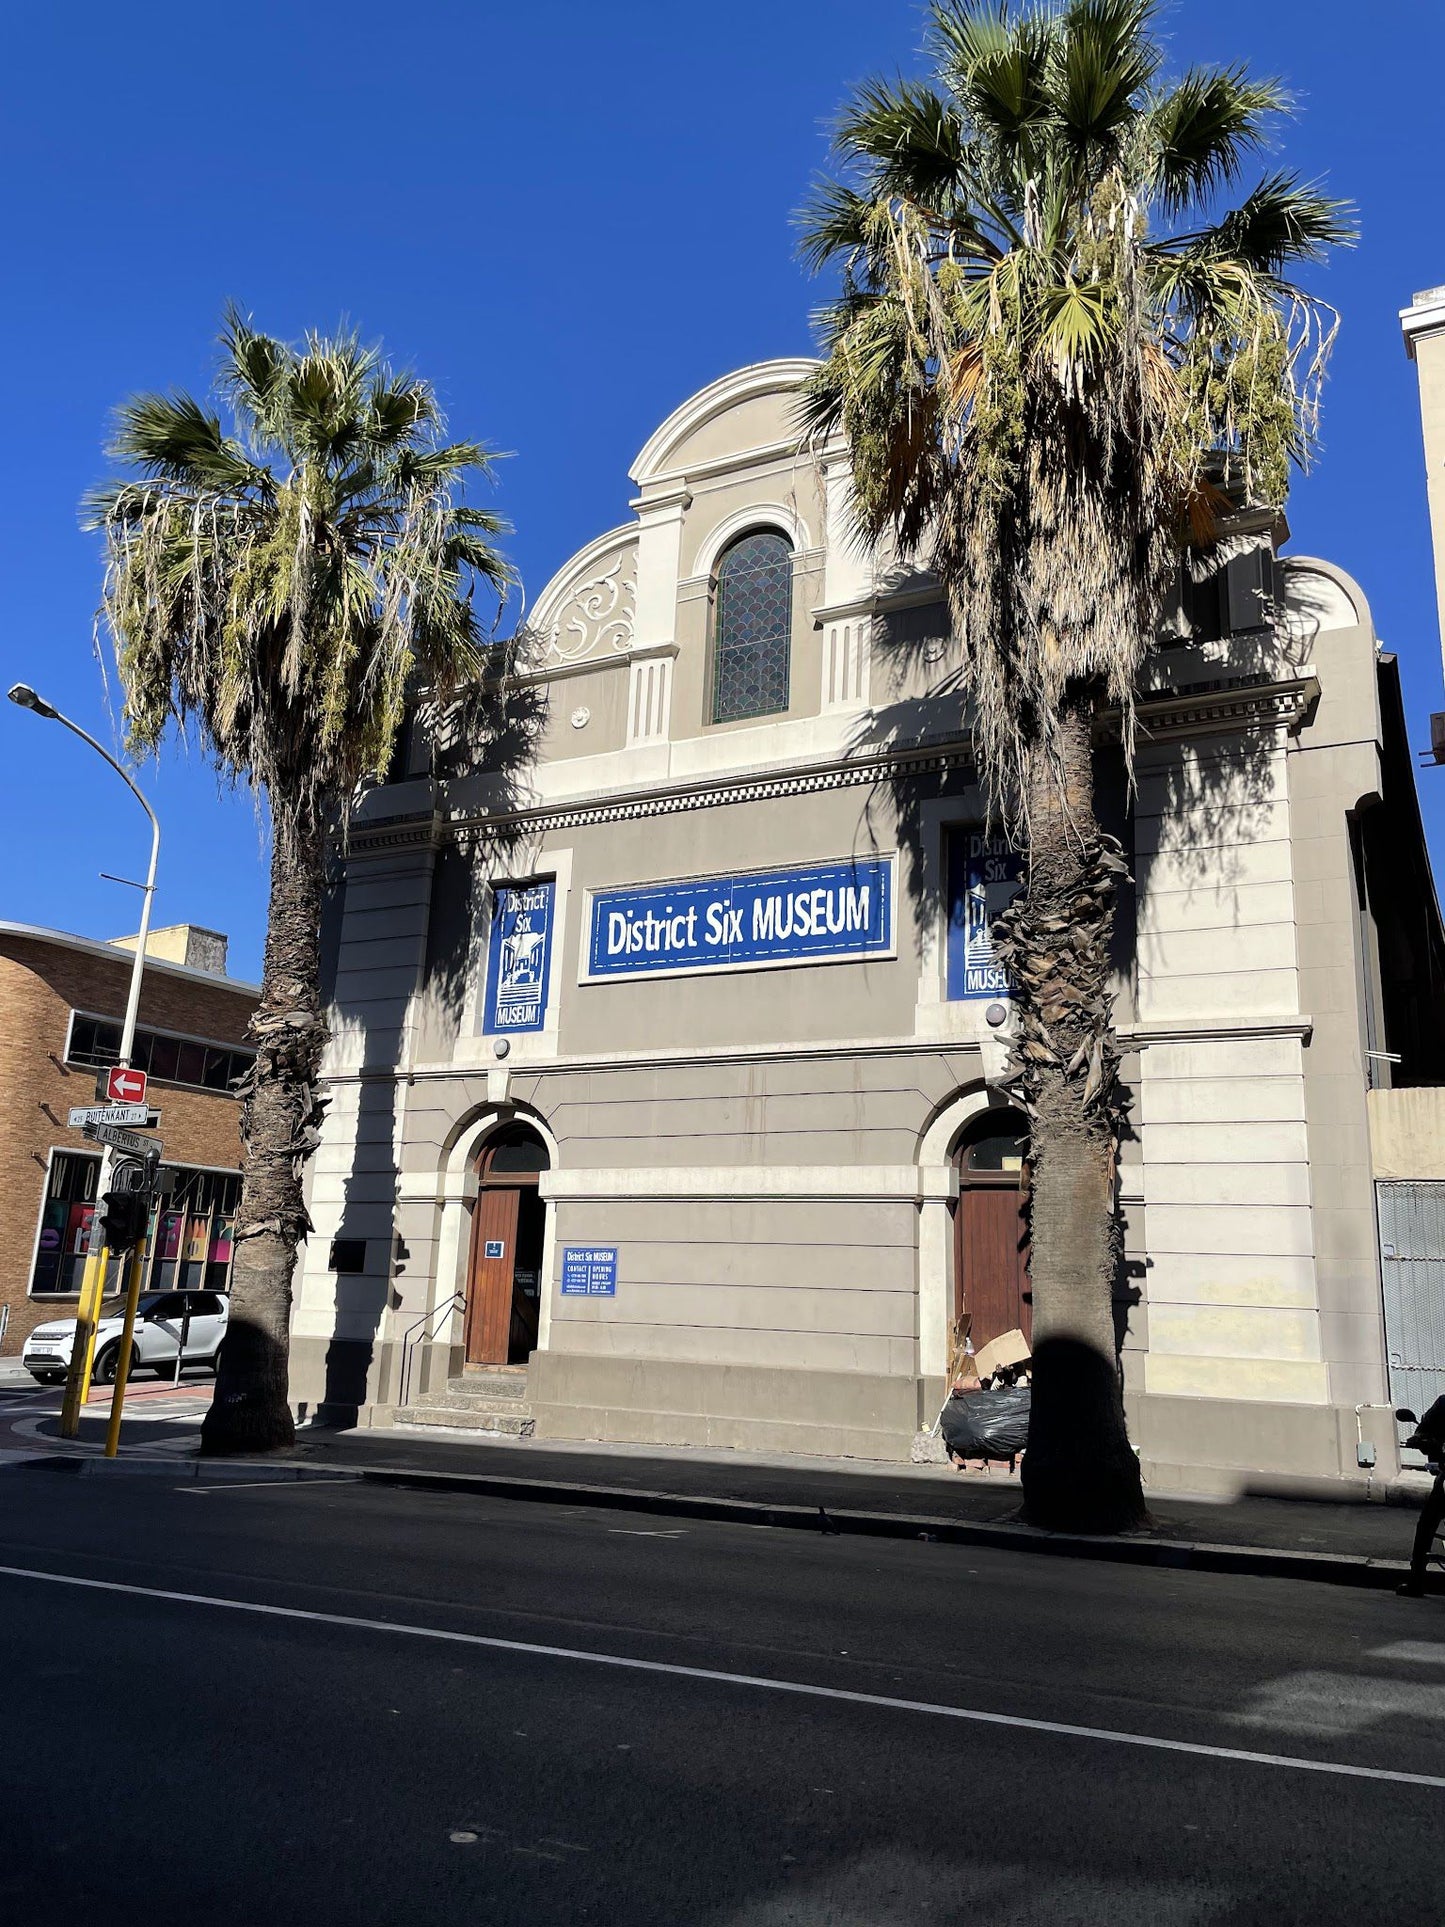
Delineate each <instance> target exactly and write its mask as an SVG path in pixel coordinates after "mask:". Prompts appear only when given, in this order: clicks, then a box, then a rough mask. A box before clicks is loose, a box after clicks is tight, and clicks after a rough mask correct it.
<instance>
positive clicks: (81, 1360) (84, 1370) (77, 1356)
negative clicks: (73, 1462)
mask: <svg viewBox="0 0 1445 1927" xmlns="http://www.w3.org/2000/svg"><path fill="white" fill-rule="evenodd" d="M109 1262H110V1252H109V1251H108V1250H107V1249H106V1247H105V1245H104V1243H102V1244H101V1246H100V1249H99V1250H98V1251H96V1250H92V1251H91V1253H90V1256H89V1257H88V1258H87V1259H86V1261H85V1276H84V1277H83V1278H82V1280H81V1285H80V1303H79V1304H78V1305H77V1306H76V1308H75V1343H74V1344H73V1345H72V1346H71V1348H70V1370H69V1371H68V1372H67V1373H66V1375H65V1402H64V1404H63V1405H62V1406H61V1408H60V1436H61V1437H62V1438H63V1439H73V1438H74V1437H75V1435H76V1433H77V1432H78V1431H79V1430H80V1408H81V1406H82V1405H84V1403H85V1401H86V1400H87V1399H88V1398H89V1397H90V1373H91V1368H92V1366H93V1365H94V1364H95V1328H96V1326H97V1325H98V1324H99V1323H100V1305H101V1300H102V1299H103V1298H104V1297H105V1272H106V1266H107V1265H108V1264H109Z"/></svg>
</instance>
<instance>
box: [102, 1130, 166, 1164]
mask: <svg viewBox="0 0 1445 1927" xmlns="http://www.w3.org/2000/svg"><path fill="white" fill-rule="evenodd" d="M85 1135H86V1136H87V1137H88V1138H94V1139H95V1141H96V1142H97V1143H98V1144H108V1145H109V1146H110V1148H111V1149H112V1150H113V1151H124V1152H125V1153H126V1155H127V1156H128V1157H133V1158H155V1159H156V1160H157V1161H159V1158H160V1155H161V1141H160V1139H159V1138H158V1137H139V1136H137V1134H136V1133H135V1132H134V1131H122V1130H121V1129H119V1127H118V1126H116V1125H114V1124H87V1125H86V1127H85Z"/></svg>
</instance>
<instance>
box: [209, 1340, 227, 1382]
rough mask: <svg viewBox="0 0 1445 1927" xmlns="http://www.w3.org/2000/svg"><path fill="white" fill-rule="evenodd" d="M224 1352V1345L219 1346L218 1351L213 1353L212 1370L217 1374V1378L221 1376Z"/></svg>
mask: <svg viewBox="0 0 1445 1927" xmlns="http://www.w3.org/2000/svg"><path fill="white" fill-rule="evenodd" d="M224 1350H225V1346H224V1345H217V1347H216V1349H215V1350H214V1351H213V1352H212V1353H211V1361H210V1362H211V1370H212V1371H213V1372H214V1373H215V1374H216V1376H217V1378H219V1377H220V1375H221V1353H222V1352H223V1351H224Z"/></svg>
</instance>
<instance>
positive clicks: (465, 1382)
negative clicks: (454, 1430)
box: [417, 1372, 527, 1404]
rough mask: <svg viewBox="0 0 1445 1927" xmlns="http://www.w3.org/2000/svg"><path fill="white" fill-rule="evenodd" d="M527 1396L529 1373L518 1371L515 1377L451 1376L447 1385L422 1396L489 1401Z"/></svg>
mask: <svg viewBox="0 0 1445 1927" xmlns="http://www.w3.org/2000/svg"><path fill="white" fill-rule="evenodd" d="M526 1396H527V1374H526V1373H525V1372H518V1374H517V1376H516V1377H515V1378H510V1377H509V1378H481V1377H478V1378H450V1379H448V1380H447V1382H446V1384H445V1385H441V1386H438V1387H437V1389H436V1391H434V1392H423V1393H422V1394H421V1395H420V1397H419V1398H418V1400H417V1403H418V1404H419V1403H420V1402H421V1399H422V1398H451V1399H457V1398H464V1399H465V1398H475V1399H485V1400H487V1401H488V1402H489V1403H495V1402H497V1401H498V1400H510V1399H514V1398H525V1397H526Z"/></svg>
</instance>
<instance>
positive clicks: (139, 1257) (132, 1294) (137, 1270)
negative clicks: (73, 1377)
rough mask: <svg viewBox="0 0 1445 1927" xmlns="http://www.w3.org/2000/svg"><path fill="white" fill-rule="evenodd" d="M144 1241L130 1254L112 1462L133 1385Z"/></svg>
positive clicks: (110, 1434) (109, 1430)
mask: <svg viewBox="0 0 1445 1927" xmlns="http://www.w3.org/2000/svg"><path fill="white" fill-rule="evenodd" d="M145 1249H146V1243H145V1239H144V1238H142V1239H141V1240H140V1242H139V1243H138V1244H137V1245H136V1246H135V1248H134V1249H133V1250H132V1252H131V1254H130V1276H129V1278H128V1279H127V1280H126V1287H125V1330H124V1331H123V1332H122V1333H121V1335H120V1362H119V1364H118V1365H117V1367H116V1373H115V1390H114V1392H113V1393H112V1394H111V1401H110V1423H109V1424H108V1425H107V1426H106V1428H105V1456H106V1457H107V1458H108V1459H113V1458H114V1457H115V1455H116V1453H117V1452H118V1451H119V1449H120V1419H121V1412H122V1409H123V1408H124V1405H125V1388H126V1386H127V1384H128V1383H129V1382H130V1354H131V1347H132V1346H133V1345H134V1343H135V1308H136V1304H137V1302H138V1301H139V1299H140V1281H141V1278H142V1276H143V1274H144V1272H145Z"/></svg>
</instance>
